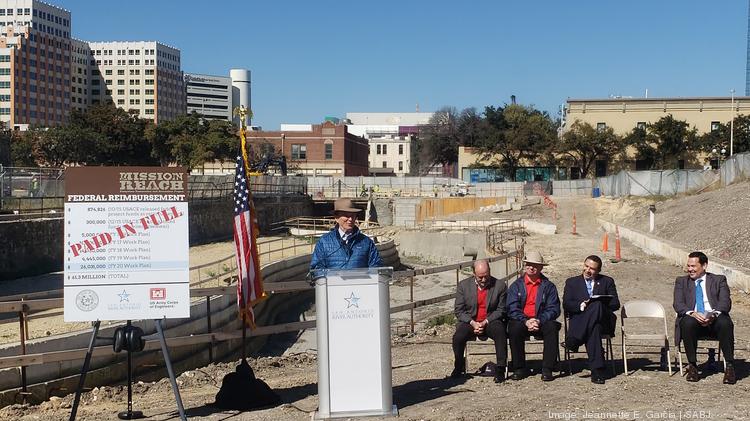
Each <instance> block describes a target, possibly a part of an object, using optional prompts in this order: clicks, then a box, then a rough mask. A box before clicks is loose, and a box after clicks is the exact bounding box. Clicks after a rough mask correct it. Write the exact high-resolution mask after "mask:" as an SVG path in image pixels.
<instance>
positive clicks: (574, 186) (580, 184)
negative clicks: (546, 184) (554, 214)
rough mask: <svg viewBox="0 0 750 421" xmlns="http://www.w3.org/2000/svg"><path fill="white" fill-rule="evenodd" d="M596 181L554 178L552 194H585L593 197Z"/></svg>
mask: <svg viewBox="0 0 750 421" xmlns="http://www.w3.org/2000/svg"><path fill="white" fill-rule="evenodd" d="M593 187H594V181H593V180H591V179H588V178H587V179H583V180H552V195H553V196H555V197H570V196H584V197H591V194H592V189H593Z"/></svg>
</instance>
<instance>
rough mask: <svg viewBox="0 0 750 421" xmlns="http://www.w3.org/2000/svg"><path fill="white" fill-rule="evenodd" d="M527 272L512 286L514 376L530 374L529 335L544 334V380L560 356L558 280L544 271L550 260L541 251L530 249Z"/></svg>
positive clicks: (509, 304)
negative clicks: (528, 366)
mask: <svg viewBox="0 0 750 421" xmlns="http://www.w3.org/2000/svg"><path fill="white" fill-rule="evenodd" d="M523 261H524V273H523V275H522V276H521V277H519V278H518V279H516V280H515V282H513V283H512V284H511V285H510V287H509V288H508V299H507V304H506V310H507V313H508V339H509V341H510V355H511V359H512V360H513V375H512V376H511V379H513V380H521V379H523V378H525V377H526V376H528V369H527V368H526V350H525V343H526V338H528V337H530V336H534V337H537V338H538V337H541V338H542V340H543V341H544V351H543V356H542V381H552V380H553V377H552V369H553V368H554V366H555V362H556V361H557V356H558V349H557V346H558V345H557V344H558V338H559V334H558V331H559V330H560V323H559V322H557V321H556V319H557V318H558V317H559V316H560V297H559V296H558V294H557V287H555V284H553V283H552V282H550V280H549V279H548V278H547V277H546V276H544V275H543V274H542V269H544V266H545V265H546V263H545V262H544V257H542V254H541V253H539V252H538V251H530V252H528V253H526V256H525V257H524V259H523Z"/></svg>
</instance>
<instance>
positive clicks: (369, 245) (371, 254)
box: [310, 225, 383, 270]
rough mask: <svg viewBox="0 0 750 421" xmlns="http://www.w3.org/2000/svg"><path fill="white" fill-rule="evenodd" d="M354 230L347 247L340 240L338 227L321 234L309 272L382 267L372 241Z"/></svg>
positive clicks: (381, 261) (357, 230)
mask: <svg viewBox="0 0 750 421" xmlns="http://www.w3.org/2000/svg"><path fill="white" fill-rule="evenodd" d="M355 230H356V231H355V233H354V235H353V236H352V238H351V239H350V240H349V244H348V245H347V244H346V243H344V240H342V239H341V235H339V227H338V225H336V226H334V227H333V229H332V230H331V231H329V232H327V233H325V234H323V235H322V236H321V237H320V239H319V240H318V243H317V244H315V251H313V255H312V260H311V261H310V270H314V269H356V268H367V267H379V266H383V260H382V259H381V258H380V253H379V252H378V249H377V247H375V243H374V242H373V241H372V239H370V237H368V236H366V235H364V234H362V232H361V231H360V230H359V229H357V228H355Z"/></svg>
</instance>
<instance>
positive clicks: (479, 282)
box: [451, 260, 508, 383]
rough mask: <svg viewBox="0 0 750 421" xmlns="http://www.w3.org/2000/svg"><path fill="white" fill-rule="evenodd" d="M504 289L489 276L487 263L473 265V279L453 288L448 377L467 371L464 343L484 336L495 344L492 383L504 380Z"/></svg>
mask: <svg viewBox="0 0 750 421" xmlns="http://www.w3.org/2000/svg"><path fill="white" fill-rule="evenodd" d="M506 292H507V286H506V285H505V282H500V281H498V280H497V279H495V278H494V277H493V276H492V275H490V265H489V263H488V262H487V261H486V260H477V261H476V262H474V276H472V277H469V278H466V279H464V280H463V281H461V283H459V284H458V288H457V289H456V303H455V309H454V311H455V314H456V319H457V323H456V333H455V334H454V335H453V357H454V363H453V372H452V373H451V378H459V377H461V376H462V375H463V374H464V373H465V372H466V367H465V361H464V350H465V349H466V342H468V341H469V340H470V339H471V340H473V339H474V338H476V337H477V336H486V337H489V338H492V340H493V341H495V357H496V358H497V370H496V371H495V383H501V382H502V381H503V380H505V366H506V364H507V359H508V351H507V342H506V336H505V323H504V322H503V318H504V317H505V295H506Z"/></svg>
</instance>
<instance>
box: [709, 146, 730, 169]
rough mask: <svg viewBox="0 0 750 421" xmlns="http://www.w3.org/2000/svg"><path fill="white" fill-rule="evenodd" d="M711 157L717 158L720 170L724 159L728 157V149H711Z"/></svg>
mask: <svg viewBox="0 0 750 421" xmlns="http://www.w3.org/2000/svg"><path fill="white" fill-rule="evenodd" d="M711 155H712V156H713V157H715V158H716V162H717V163H718V164H717V165H718V168H717V169H719V168H721V161H722V159H723V158H724V157H725V156H726V155H727V149H726V148H721V150H718V149H716V148H713V149H711Z"/></svg>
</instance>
